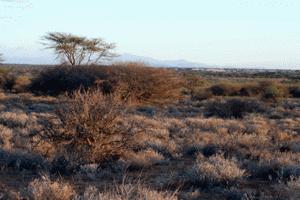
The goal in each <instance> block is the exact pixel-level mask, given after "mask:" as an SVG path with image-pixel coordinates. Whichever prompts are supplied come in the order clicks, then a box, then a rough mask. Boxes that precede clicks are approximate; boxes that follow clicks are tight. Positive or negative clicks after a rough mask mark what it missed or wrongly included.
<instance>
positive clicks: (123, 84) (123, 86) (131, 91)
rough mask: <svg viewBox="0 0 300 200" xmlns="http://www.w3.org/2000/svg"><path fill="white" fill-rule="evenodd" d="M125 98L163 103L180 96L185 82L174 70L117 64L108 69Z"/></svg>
mask: <svg viewBox="0 0 300 200" xmlns="http://www.w3.org/2000/svg"><path fill="white" fill-rule="evenodd" d="M108 74H109V76H110V81H111V82H116V83H117V85H118V87H119V88H120V90H119V92H120V94H121V96H122V98H123V99H125V100H127V101H130V102H133V103H154V104H162V103H166V102H170V101H174V100H176V99H178V98H179V97H180V94H181V90H180V89H181V87H182V86H183V82H182V80H181V77H180V76H179V75H178V74H177V73H176V72H175V71H173V70H169V69H161V68H152V67H147V66H145V65H143V64H138V63H128V64H116V65H113V66H111V67H109V69H108Z"/></svg>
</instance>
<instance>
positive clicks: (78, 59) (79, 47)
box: [43, 32, 116, 65]
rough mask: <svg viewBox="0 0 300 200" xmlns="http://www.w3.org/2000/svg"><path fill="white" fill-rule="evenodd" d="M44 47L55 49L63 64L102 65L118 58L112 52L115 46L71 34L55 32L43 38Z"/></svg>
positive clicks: (99, 40) (101, 40)
mask: <svg viewBox="0 0 300 200" xmlns="http://www.w3.org/2000/svg"><path fill="white" fill-rule="evenodd" d="M43 40H44V41H45V42H44V45H45V46H47V48H50V49H54V51H55V53H56V54H57V57H58V58H59V59H61V62H62V63H63V64H70V65H91V64H100V63H101V62H102V61H104V60H109V59H111V58H112V57H114V56H116V55H115V54H114V53H113V52H112V50H113V49H114V48H115V44H113V43H107V42H106V41H104V40H103V39H101V38H87V37H82V36H77V35H73V34H70V33H59V32H53V33H48V34H47V35H45V36H44V37H43Z"/></svg>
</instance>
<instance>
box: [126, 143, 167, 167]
mask: <svg viewBox="0 0 300 200" xmlns="http://www.w3.org/2000/svg"><path fill="white" fill-rule="evenodd" d="M164 159H165V158H164V156H163V155H162V154H160V153H158V152H156V151H155V150H153V149H150V148H149V149H145V150H142V151H139V152H128V153H127V155H126V162H127V163H128V164H129V166H130V167H131V168H147V167H151V166H152V165H154V164H158V163H160V162H162V161H163V160H164Z"/></svg>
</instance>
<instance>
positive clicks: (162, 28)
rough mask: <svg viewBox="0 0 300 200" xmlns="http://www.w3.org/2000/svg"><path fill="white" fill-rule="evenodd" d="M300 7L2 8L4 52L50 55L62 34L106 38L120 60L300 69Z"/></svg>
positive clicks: (126, 0)
mask: <svg viewBox="0 0 300 200" xmlns="http://www.w3.org/2000/svg"><path fill="white" fill-rule="evenodd" d="M299 11H300V1H299V0H226V1H225V0H185V1H183V0H85V1H83V0H77V1H74V0H72V1H71V0H43V1H41V0H0V29H1V37H0V52H2V53H4V54H5V57H7V58H8V59H7V60H9V59H12V58H14V57H22V56H23V57H39V56H40V55H46V54H48V52H47V51H45V50H44V49H43V46H42V45H41V40H40V38H41V37H42V36H43V35H44V34H45V33H47V32H52V31H58V32H67V33H74V34H79V35H83V36H89V37H102V38H104V39H105V40H107V41H109V42H115V43H116V44H117V46H118V47H117V52H118V53H121V54H122V53H130V54H135V55H142V56H150V57H154V58H157V59H187V60H190V61H194V62H200V63H208V64H217V65H236V66H270V67H281V68H282V67H285V68H298V69H300V12H299Z"/></svg>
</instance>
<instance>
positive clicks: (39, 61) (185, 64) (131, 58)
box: [6, 54, 212, 68]
mask: <svg viewBox="0 0 300 200" xmlns="http://www.w3.org/2000/svg"><path fill="white" fill-rule="evenodd" d="M6 61H7V62H8V63H13V64H35V65H43V64H44V65H49V64H50V65H51V64H57V63H58V62H57V60H55V56H53V55H45V54H43V55H40V56H35V57H30V56H24V57H19V56H14V57H13V56H12V57H7V58H6ZM111 62H142V63H145V64H147V65H151V66H154V67H175V68H209V67H212V66H211V65H207V64H203V63H194V62H189V61H187V60H183V59H181V60H159V59H155V58H151V57H145V56H137V55H132V54H121V55H120V56H118V57H116V58H114V59H113V60H112V61H110V62H109V63H111Z"/></svg>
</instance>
